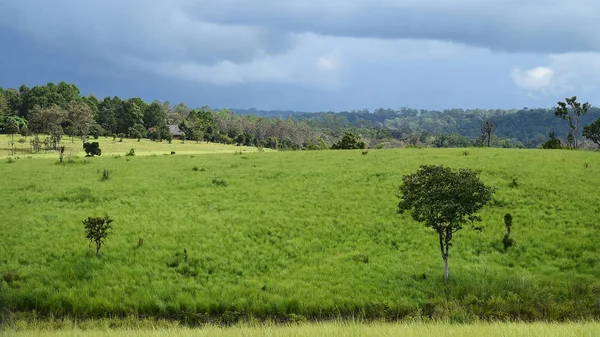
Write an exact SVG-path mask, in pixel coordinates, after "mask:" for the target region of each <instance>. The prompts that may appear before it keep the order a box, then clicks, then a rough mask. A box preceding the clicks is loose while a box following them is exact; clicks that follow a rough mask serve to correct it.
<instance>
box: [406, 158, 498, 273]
mask: <svg viewBox="0 0 600 337" xmlns="http://www.w3.org/2000/svg"><path fill="white" fill-rule="evenodd" d="M399 189H400V192H401V193H402V195H401V196H400V198H401V201H400V203H399V204H398V212H399V213H400V214H402V213H404V212H406V211H412V218H413V219H414V220H416V221H419V222H424V223H425V226H427V227H430V228H432V229H434V230H435V231H436V233H437V234H438V236H439V243H440V250H441V253H442V259H443V260H444V280H446V281H447V280H448V250H449V248H450V246H451V240H452V237H453V235H454V234H455V233H456V232H458V231H459V230H460V229H462V228H463V225H464V224H465V223H467V221H471V223H472V224H474V222H475V221H481V217H479V216H478V215H476V213H477V212H478V211H479V210H480V209H481V208H483V206H485V204H486V203H487V202H489V201H490V200H491V198H492V194H493V193H494V192H495V189H494V188H493V187H488V186H486V185H485V184H483V182H481V180H480V179H479V175H478V173H476V172H474V171H472V170H470V169H459V170H458V171H453V170H451V169H450V168H447V167H444V166H440V165H422V166H421V167H420V169H419V170H418V171H417V172H416V173H414V174H409V175H405V176H404V177H403V178H402V185H401V186H400V187H399Z"/></svg>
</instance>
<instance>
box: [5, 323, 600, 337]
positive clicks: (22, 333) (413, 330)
mask: <svg viewBox="0 0 600 337" xmlns="http://www.w3.org/2000/svg"><path fill="white" fill-rule="evenodd" d="M598 335H600V324H598V323H594V322H586V323H560V324H556V323H533V324H523V323H475V324H467V325H464V324H443V323H433V324H432V323H426V324H423V323H411V324H405V323H357V322H331V323H329V322H328V323H310V324H294V325H273V324H261V325H255V326H248V325H240V326H232V327H220V326H207V327H203V328H202V329H190V328H186V327H179V328H172V327H171V328H160V327H156V328H153V329H148V328H142V329H140V328H135V327H133V328H126V329H123V328H121V329H112V328H110V327H109V326H104V327H100V328H98V327H96V328H94V329H88V328H87V327H86V326H85V325H84V326H83V327H82V326H72V327H70V328H62V329H58V330H56V329H53V328H50V329H40V328H38V329H27V328H23V327H21V328H10V329H9V330H7V331H5V332H4V333H2V332H0V337H1V336H11V337H38V336H45V337H53V336H56V337H59V336H60V337H63V336H83V337H95V336H103V337H104V336H108V337H138V336H139V337H141V336H144V337H145V336H155V337H172V336H177V337H185V336H199V337H201V336H210V337H233V336H250V337H252V336H261V337H262V336H272V337H276V336H328V337H335V336H340V337H342V336H343V337H345V336H377V337H379V336H414V337H429V336H448V337H470V336H486V337H496V336H497V337H505V336H513V337H520V336H523V337H525V336H526V337H533V336H540V337H542V336H543V337H582V336H590V337H592V336H598Z"/></svg>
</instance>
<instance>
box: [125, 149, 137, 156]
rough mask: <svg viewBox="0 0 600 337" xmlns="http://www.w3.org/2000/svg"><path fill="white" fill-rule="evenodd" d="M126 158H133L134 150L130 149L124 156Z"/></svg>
mask: <svg viewBox="0 0 600 337" xmlns="http://www.w3.org/2000/svg"><path fill="white" fill-rule="evenodd" d="M125 156H126V157H135V150H134V149H131V150H129V152H127V153H126V154H125Z"/></svg>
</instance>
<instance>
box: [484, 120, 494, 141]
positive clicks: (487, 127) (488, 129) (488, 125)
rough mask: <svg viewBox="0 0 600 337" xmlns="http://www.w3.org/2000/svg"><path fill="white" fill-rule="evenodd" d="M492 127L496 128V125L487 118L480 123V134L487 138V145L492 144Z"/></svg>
mask: <svg viewBox="0 0 600 337" xmlns="http://www.w3.org/2000/svg"><path fill="white" fill-rule="evenodd" d="M494 129H496V126H495V125H494V124H492V122H490V120H489V119H488V120H486V121H485V122H483V124H482V125H481V134H482V136H483V137H484V138H483V139H484V140H485V139H486V138H487V144H488V147H491V146H492V133H494Z"/></svg>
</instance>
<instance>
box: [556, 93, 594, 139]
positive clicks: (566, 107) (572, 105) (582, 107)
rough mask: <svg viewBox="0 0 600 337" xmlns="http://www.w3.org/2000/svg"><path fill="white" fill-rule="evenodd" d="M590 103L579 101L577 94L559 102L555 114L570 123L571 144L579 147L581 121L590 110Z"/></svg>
mask: <svg viewBox="0 0 600 337" xmlns="http://www.w3.org/2000/svg"><path fill="white" fill-rule="evenodd" d="M590 107H591V105H590V103H587V102H586V103H583V104H581V103H580V102H577V96H573V97H571V98H566V99H565V101H564V102H558V107H557V108H556V110H555V112H554V115H555V116H557V117H559V118H561V119H564V120H566V121H567V122H568V123H569V129H570V131H569V137H568V139H569V140H570V141H569V146H570V147H571V148H575V149H577V148H578V147H579V121H580V120H581V118H582V117H583V116H584V115H585V114H586V113H587V112H588V110H589V109H590Z"/></svg>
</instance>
